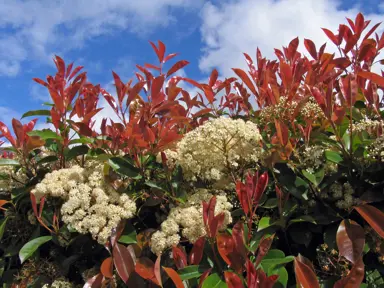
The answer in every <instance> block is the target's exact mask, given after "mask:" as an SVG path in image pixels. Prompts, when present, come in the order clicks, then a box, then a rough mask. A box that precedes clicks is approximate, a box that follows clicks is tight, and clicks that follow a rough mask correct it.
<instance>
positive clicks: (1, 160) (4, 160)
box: [0, 158, 20, 166]
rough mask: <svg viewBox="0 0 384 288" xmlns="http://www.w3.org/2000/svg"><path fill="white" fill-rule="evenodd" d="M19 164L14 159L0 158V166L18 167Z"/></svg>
mask: <svg viewBox="0 0 384 288" xmlns="http://www.w3.org/2000/svg"><path fill="white" fill-rule="evenodd" d="M19 165H20V163H19V162H18V161H17V160H14V159H8V158H0V166H19Z"/></svg>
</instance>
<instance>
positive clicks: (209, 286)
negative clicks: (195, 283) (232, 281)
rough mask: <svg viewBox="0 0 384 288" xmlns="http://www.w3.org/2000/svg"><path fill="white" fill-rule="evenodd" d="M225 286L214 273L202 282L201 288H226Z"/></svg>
mask: <svg viewBox="0 0 384 288" xmlns="http://www.w3.org/2000/svg"><path fill="white" fill-rule="evenodd" d="M227 287H228V286H227V284H226V283H225V282H224V281H223V280H222V279H221V278H220V276H219V274H217V273H214V274H211V275H209V276H208V278H207V279H205V280H204V282H203V286H202V288H227Z"/></svg>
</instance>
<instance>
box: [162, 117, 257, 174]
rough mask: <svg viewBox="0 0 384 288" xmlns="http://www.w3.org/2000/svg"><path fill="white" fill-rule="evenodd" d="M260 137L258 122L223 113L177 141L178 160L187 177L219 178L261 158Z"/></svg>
mask: <svg viewBox="0 0 384 288" xmlns="http://www.w3.org/2000/svg"><path fill="white" fill-rule="evenodd" d="M260 140H261V135H260V133H259V129H258V128H257V125H256V124H254V123H252V122H250V121H248V122H245V121H244V120H241V119H236V120H234V119H231V118H226V117H220V118H217V119H213V120H210V121H207V122H205V123H204V124H203V125H202V126H200V127H198V128H196V129H194V130H192V131H190V132H188V133H187V134H186V135H185V136H184V138H183V139H182V140H181V141H180V142H179V143H177V163H178V164H179V165H180V166H181V168H182V169H183V174H184V177H185V178H186V179H187V180H196V179H197V177H200V178H201V179H204V180H211V181H218V180H220V179H221V178H222V177H225V175H226V174H225V173H226V172H229V171H228V170H230V169H233V168H234V169H236V168H237V167H238V166H239V165H241V164H243V163H252V162H257V161H258V160H259V158H260V155H261V148H260ZM167 156H168V155H167ZM172 157H173V156H172Z"/></svg>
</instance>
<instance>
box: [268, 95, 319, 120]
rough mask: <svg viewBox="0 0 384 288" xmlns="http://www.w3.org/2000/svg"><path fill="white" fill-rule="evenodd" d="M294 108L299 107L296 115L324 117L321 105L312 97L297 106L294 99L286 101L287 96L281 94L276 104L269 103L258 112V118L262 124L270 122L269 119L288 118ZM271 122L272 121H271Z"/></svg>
mask: <svg viewBox="0 0 384 288" xmlns="http://www.w3.org/2000/svg"><path fill="white" fill-rule="evenodd" d="M296 109H300V110H299V111H298V115H301V116H302V117H304V118H312V119H318V118H324V117H325V115H324V112H323V110H321V107H320V106H319V104H318V103H317V101H316V99H315V98H314V97H312V96H311V97H309V99H308V101H307V102H305V104H304V105H302V107H301V108H300V107H299V102H298V101H296V100H291V101H288V97H286V96H282V97H280V99H279V103H277V104H276V105H270V106H267V107H265V108H263V110H262V111H261V113H260V120H261V123H263V124H268V123H269V122H271V119H280V120H283V121H285V120H290V119H291V118H292V116H293V115H294V113H295V112H296ZM272 122H273V121H272Z"/></svg>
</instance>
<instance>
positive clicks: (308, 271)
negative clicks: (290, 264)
mask: <svg viewBox="0 0 384 288" xmlns="http://www.w3.org/2000/svg"><path fill="white" fill-rule="evenodd" d="M308 262H309V260H308V259H306V258H304V257H303V256H301V255H299V256H298V257H295V260H294V264H295V265H294V266H295V275H296V283H297V284H299V285H301V286H300V287H305V288H306V287H308V288H309V287H311V288H320V285H319V281H318V280H317V277H316V274H315V271H314V269H313V266H311V265H308V264H309V263H308Z"/></svg>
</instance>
